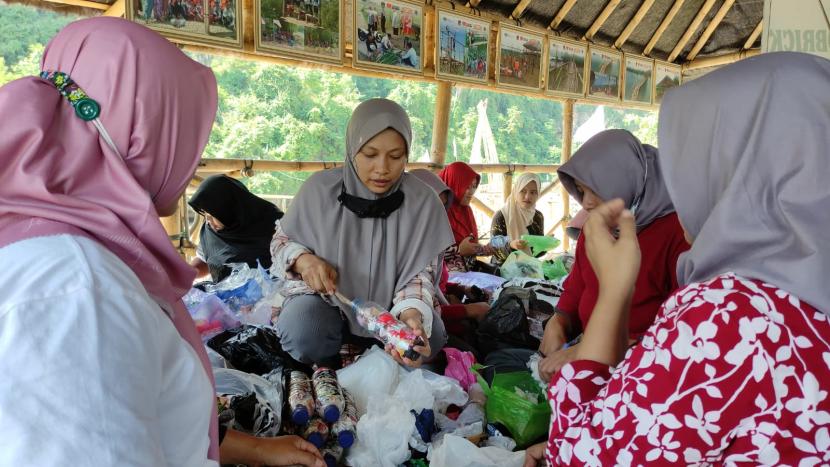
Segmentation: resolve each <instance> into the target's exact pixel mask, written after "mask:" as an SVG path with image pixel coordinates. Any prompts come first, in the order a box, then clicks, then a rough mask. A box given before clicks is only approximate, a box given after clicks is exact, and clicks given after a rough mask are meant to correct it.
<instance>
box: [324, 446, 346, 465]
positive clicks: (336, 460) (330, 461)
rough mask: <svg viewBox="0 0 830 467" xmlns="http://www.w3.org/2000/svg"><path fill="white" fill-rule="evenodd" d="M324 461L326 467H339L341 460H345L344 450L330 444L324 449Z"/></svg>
mask: <svg viewBox="0 0 830 467" xmlns="http://www.w3.org/2000/svg"><path fill="white" fill-rule="evenodd" d="M322 454H323V460H324V461H326V467H337V466H338V465H339V464H340V459H342V458H343V448H342V447H340V445H338V444H337V443H334V442H330V443H329V444H327V445H326V447H325V448H323V451H322Z"/></svg>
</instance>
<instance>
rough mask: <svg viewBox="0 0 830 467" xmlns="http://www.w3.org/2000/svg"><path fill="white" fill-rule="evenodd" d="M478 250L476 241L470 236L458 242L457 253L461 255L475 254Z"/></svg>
mask: <svg viewBox="0 0 830 467" xmlns="http://www.w3.org/2000/svg"><path fill="white" fill-rule="evenodd" d="M477 251H478V242H474V241H473V240H472V238H470V237H466V238H464V240H461V243H459V244H458V254H459V255H461V256H475V254H476V252H477Z"/></svg>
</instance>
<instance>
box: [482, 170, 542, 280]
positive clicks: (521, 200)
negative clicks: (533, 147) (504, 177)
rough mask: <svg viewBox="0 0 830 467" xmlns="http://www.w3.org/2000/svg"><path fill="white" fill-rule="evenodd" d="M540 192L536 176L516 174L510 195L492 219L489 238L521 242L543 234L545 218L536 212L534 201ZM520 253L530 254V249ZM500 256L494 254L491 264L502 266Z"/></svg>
mask: <svg viewBox="0 0 830 467" xmlns="http://www.w3.org/2000/svg"><path fill="white" fill-rule="evenodd" d="M541 189H542V181H541V180H540V179H539V176H538V175H536V174H533V173H524V174H521V175H519V176H518V177H517V178H516V182H515V183H514V184H513V191H511V192H510V196H509V197H508V198H507V202H505V203H504V206H503V207H502V208H501V209H499V210H498V211H497V212H496V214H495V215H494V216H493V225H492V226H491V227H490V235H491V236H493V237H495V236H499V235H501V236H507V237H509V238H515V239H521V238H522V235H544V234H545V230H544V229H545V217H544V216H543V215H542V213H541V212H539V210H538V209H536V201H538V200H539V190H541ZM522 251H524V252H525V253H527V254H530V249H529V248H527V247H525V248H523V249H522ZM504 253H505V252H503V251H498V252H496V253H495V254H494V255H493V258H492V260H491V262H492V263H493V264H496V265H501V264H502V263H504V261H505V260H506V259H507V255H506V254H504ZM508 253H509V252H508Z"/></svg>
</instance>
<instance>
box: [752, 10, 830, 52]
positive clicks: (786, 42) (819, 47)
mask: <svg viewBox="0 0 830 467" xmlns="http://www.w3.org/2000/svg"><path fill="white" fill-rule="evenodd" d="M761 50H762V51H764V52H780V51H794V52H807V53H812V54H816V55H819V56H822V57H824V58H827V59H830V0H764V33H763V36H762V38H761Z"/></svg>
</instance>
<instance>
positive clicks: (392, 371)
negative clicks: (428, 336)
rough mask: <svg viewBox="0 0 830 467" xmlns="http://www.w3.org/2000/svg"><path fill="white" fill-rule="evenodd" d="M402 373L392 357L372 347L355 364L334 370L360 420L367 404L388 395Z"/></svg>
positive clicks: (396, 384)
mask: <svg viewBox="0 0 830 467" xmlns="http://www.w3.org/2000/svg"><path fill="white" fill-rule="evenodd" d="M403 373H404V371H403V370H402V369H401V368H400V365H398V364H397V363H396V362H395V360H393V359H392V357H390V356H389V355H387V354H386V353H385V352H384V351H383V350H381V349H379V348H377V347H372V348H370V349H369V350H367V351H366V352H365V353H364V354H363V355H362V356H361V357H360V358H359V359H358V360H357V361H356V362H355V363H353V364H351V365H349V366H347V367H346V368H343V369H342V370H338V371H337V380H338V381H339V382H340V387H342V388H344V389H346V390H347V391H348V392H349V394H351V395H352V397H353V398H354V401H355V407H356V409H357V414H358V416H363V414H365V413H366V412H367V409H368V406H369V401H370V400H377V399H378V398H380V397H381V396H388V395H390V394H392V392H393V391H394V390H395V388H396V387H398V380H399V378H400V377H401V376H402V374H403Z"/></svg>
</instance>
